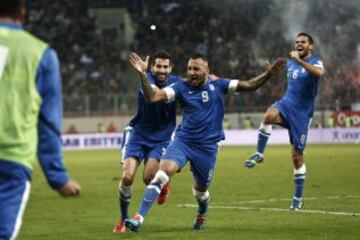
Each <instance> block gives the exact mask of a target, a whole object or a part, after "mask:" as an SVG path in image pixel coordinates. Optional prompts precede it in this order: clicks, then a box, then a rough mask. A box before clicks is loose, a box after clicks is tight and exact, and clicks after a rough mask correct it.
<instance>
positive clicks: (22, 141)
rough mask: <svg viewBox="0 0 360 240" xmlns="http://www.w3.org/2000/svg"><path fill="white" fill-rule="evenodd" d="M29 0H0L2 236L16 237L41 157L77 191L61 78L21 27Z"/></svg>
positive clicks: (51, 177) (52, 56)
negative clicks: (67, 157)
mask: <svg viewBox="0 0 360 240" xmlns="http://www.w3.org/2000/svg"><path fill="white" fill-rule="evenodd" d="M24 18H25V0H1V1H0V239H15V238H16V236H17V234H18V232H19V229H20V226H21V222H22V216H23V213H24V210H25V206H26V203H27V200H28V197H29V193H30V180H31V173H32V166H33V162H34V159H35V158H36V154H37V157H38V159H39V161H40V165H41V167H42V169H43V171H44V173H45V176H46V178H47V181H48V183H49V184H50V186H51V187H52V188H53V189H55V190H56V191H57V192H58V193H59V194H60V195H61V196H63V197H67V196H76V195H78V194H79V192H80V186H79V185H78V184H77V183H76V182H75V181H72V180H69V177H68V174H67V172H66V170H65V168H64V165H63V160H62V156H61V139H60V131H61V120H62V102H61V101H62V99H61V77H60V72H59V63H58V58H57V55H56V53H55V52H54V50H52V49H51V48H50V47H49V46H48V45H47V44H46V43H44V42H42V41H41V40H39V39H37V38H36V37H34V36H32V35H31V34H29V33H27V32H26V31H24V30H23V29H22V25H21V24H22V22H23V20H24Z"/></svg>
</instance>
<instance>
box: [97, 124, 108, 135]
mask: <svg viewBox="0 0 360 240" xmlns="http://www.w3.org/2000/svg"><path fill="white" fill-rule="evenodd" d="M97 132H98V133H104V132H106V129H105V125H104V123H102V122H100V123H98V125H97Z"/></svg>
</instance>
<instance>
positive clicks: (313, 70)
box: [290, 51, 325, 78]
mask: <svg viewBox="0 0 360 240" xmlns="http://www.w3.org/2000/svg"><path fill="white" fill-rule="evenodd" d="M290 56H291V58H293V59H294V60H296V61H297V62H298V63H299V64H300V65H301V66H303V68H305V70H306V71H308V72H309V73H310V74H311V75H314V76H315V77H317V78H321V77H322V76H323V75H324V74H325V71H324V68H323V67H318V66H314V65H312V64H310V63H308V62H305V61H304V60H302V59H301V58H300V56H299V52H298V51H291V52H290Z"/></svg>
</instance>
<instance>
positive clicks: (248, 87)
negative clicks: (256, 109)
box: [236, 58, 286, 92]
mask: <svg viewBox="0 0 360 240" xmlns="http://www.w3.org/2000/svg"><path fill="white" fill-rule="evenodd" d="M266 63H267V69H266V71H265V72H263V73H262V74H260V75H259V76H257V77H254V78H252V79H250V80H247V81H241V80H239V82H238V85H237V87H236V91H237V92H240V91H252V90H255V89H257V88H259V87H260V86H261V85H263V84H264V83H265V82H266V81H268V80H269V79H270V78H271V77H272V76H273V75H275V74H277V73H279V72H280V71H281V70H282V69H283V68H284V66H285V63H286V61H285V60H284V59H283V58H278V59H276V60H275V62H273V63H272V64H270V63H269V62H266Z"/></svg>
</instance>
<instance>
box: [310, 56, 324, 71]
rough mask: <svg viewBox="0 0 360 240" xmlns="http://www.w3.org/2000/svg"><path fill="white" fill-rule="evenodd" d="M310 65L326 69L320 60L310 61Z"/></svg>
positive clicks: (315, 58)
mask: <svg viewBox="0 0 360 240" xmlns="http://www.w3.org/2000/svg"><path fill="white" fill-rule="evenodd" d="M310 64H311V65H313V66H315V67H318V68H321V69H324V63H323V61H322V60H321V59H320V58H317V57H314V58H313V59H311V60H310Z"/></svg>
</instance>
